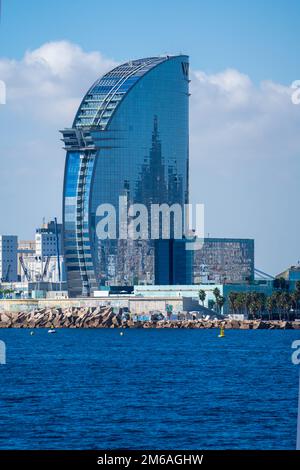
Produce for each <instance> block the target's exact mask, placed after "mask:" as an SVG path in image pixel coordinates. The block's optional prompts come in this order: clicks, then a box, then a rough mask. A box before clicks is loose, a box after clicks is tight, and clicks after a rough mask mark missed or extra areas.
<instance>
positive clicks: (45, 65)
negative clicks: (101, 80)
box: [0, 41, 116, 125]
mask: <svg viewBox="0 0 300 470" xmlns="http://www.w3.org/2000/svg"><path fill="white" fill-rule="evenodd" d="M114 65H116V63H115V62H114V61H113V60H110V59H106V58H104V57H103V56H102V55H101V54H100V53H99V52H84V51H83V50H82V49H81V48H80V47H79V46H77V45H75V44H72V43H70V42H67V41H58V42H49V43H46V44H44V45H42V46H41V47H39V48H38V49H35V50H33V51H27V52H26V53H25V56H24V58H23V60H21V61H16V60H7V59H6V60H1V59H0V77H1V78H2V80H4V81H5V83H6V85H7V105H8V106H10V107H12V109H13V110H14V111H15V112H17V113H20V114H22V113H27V112H28V109H30V113H31V117H32V118H36V119H40V118H42V119H46V120H48V121H54V122H56V124H59V125H62V123H66V122H71V120H72V117H73V115H74V112H75V111H76V108H77V106H78V104H79V102H80V99H81V97H82V95H83V94H84V93H85V92H86V90H87V89H88V87H89V86H90V85H91V84H92V83H93V81H94V80H96V79H97V78H98V77H99V76H101V75H102V74H103V73H105V72H106V71H107V70H109V69H110V68H112V67H113V66H114Z"/></svg>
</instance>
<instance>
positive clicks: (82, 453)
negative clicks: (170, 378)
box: [0, 450, 300, 469]
mask: <svg viewBox="0 0 300 470" xmlns="http://www.w3.org/2000/svg"><path fill="white" fill-rule="evenodd" d="M44 463H47V464H48V465H50V466H51V465H57V464H62V463H64V464H68V465H73V466H76V467H78V466H79V467H82V468H84V469H85V468H86V467H87V465H88V466H89V467H90V466H92V467H93V466H95V468H96V467H97V468H101V467H102V468H103V467H105V468H109V466H110V465H112V466H113V465H114V466H118V468H129V469H131V468H140V467H141V465H142V466H143V467H144V468H147V466H153V465H154V466H156V465H160V466H161V465H168V466H172V465H175V466H178V465H188V466H190V467H199V465H201V466H204V467H205V466H206V467H211V466H215V465H230V466H231V467H233V466H234V467H236V466H239V467H241V466H243V465H244V466H245V465H246V466H249V465H256V464H257V465H258V464H259V465H261V464H266V465H267V464H268V465H270V464H272V463H274V464H275V465H277V466H282V468H286V467H287V466H288V465H289V464H291V465H297V464H298V466H299V463H300V452H297V451H248V450H244V451H233V450H225V451H223V450H222V451H217V450H209V451H206V450H203V451H202V450H190V451H189V450H184V451H182V450H176V451H174V450H172V451H169V450H165V451H162V450H160V451H156V450H145V451H143V450H139V451H130V450H124V451H122V450H117V451H115V450H112V451H110V450H99V451H96V450H92V451H89V450H74V451H73V450H67V451H64V450H53V451H51V450H47V451H40V450H37V451H19V450H3V451H0V465H1V467H2V465H4V464H7V465H18V466H20V465H22V466H24V465H30V467H33V468H35V467H37V468H38V467H39V468H40V466H41V464H44ZM2 468H6V467H2Z"/></svg>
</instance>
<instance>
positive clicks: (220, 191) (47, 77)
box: [0, 41, 300, 272]
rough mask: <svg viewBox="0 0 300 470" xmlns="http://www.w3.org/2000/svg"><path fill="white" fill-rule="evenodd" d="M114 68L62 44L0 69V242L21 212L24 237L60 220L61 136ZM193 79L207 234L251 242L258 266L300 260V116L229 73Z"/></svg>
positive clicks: (279, 98) (285, 95) (273, 93)
mask: <svg viewBox="0 0 300 470" xmlns="http://www.w3.org/2000/svg"><path fill="white" fill-rule="evenodd" d="M114 65H116V63H115V62H114V61H113V60H110V59H108V58H105V57H104V56H102V55H101V54H100V53H99V52H85V51H83V50H82V49H81V48H80V47H79V46H77V45H75V44H72V43H69V42H67V41H59V42H50V43H46V44H44V45H42V46H41V47H39V48H38V49H35V50H33V51H27V52H26V54H25V56H24V58H23V59H22V60H20V61H16V60H9V59H0V79H2V80H4V81H5V83H6V86H7V104H6V105H5V106H1V108H0V119H1V121H2V123H1V148H0V152H1V159H3V158H5V164H4V165H3V164H2V175H3V176H4V178H3V183H2V184H1V186H0V197H1V200H2V201H3V200H6V199H7V197H8V195H9V201H8V203H7V206H6V214H5V217H2V227H1V228H0V232H3V231H7V230H8V231H10V232H16V233H18V232H20V220H19V214H22V213H23V214H24V213H26V212H24V211H23V209H24V208H25V210H26V211H27V213H28V211H30V214H32V216H31V217H30V218H29V217H27V216H26V217H25V216H24V220H22V222H21V225H22V227H23V229H24V234H23V235H22V236H29V234H30V233H32V232H33V229H34V225H35V224H37V223H40V221H41V220H40V219H41V218H42V216H43V215H45V216H46V217H51V216H53V215H57V214H58V211H60V207H61V192H62V179H63V167H64V152H63V150H62V143H61V142H60V141H59V134H58V129H59V128H62V127H67V126H69V125H71V123H72V120H73V117H74V113H75V111H76V109H77V107H78V105H79V103H80V100H81V98H82V96H83V94H84V93H85V92H86V90H87V89H88V88H89V86H90V85H91V84H92V83H93V82H94V81H95V80H96V79H97V78H98V77H99V76H101V75H102V74H103V73H105V72H106V71H107V70H108V69H110V68H111V67H113V66H114ZM296 78H297V77H296ZM191 79H192V82H191V93H192V96H191V99H190V104H191V106H190V108H191V113H190V149H191V151H190V155H191V165H190V166H191V175H190V176H191V184H190V187H191V196H192V199H193V200H194V201H196V202H204V203H205V204H206V230H207V231H209V232H210V233H211V235H212V236H213V235H215V236H222V235H223V236H236V237H240V236H241V237H247V236H248V237H255V238H256V246H257V253H258V265H259V266H260V267H263V268H265V269H269V270H270V271H272V270H273V271H274V272H275V271H276V270H280V268H283V267H284V265H285V264H289V263H292V262H295V261H296V259H295V257H296V256H299V255H300V253H299V254H298V252H297V249H298V238H297V237H296V235H295V234H297V233H299V230H300V222H299V221H298V219H297V217H295V216H294V215H295V214H297V213H298V200H299V189H298V184H299V183H298V180H299V172H300V162H299V160H300V159H299V157H300V139H299V128H300V106H296V105H294V104H292V101H291V90H290V88H289V87H287V86H284V85H282V84H280V83H275V82H272V81H265V82H262V83H260V84H258V85H257V84H254V83H253V82H252V81H251V78H250V77H248V76H247V75H246V74H244V73H241V72H239V71H238V70H234V69H227V70H224V71H221V72H219V73H215V74H207V73H205V72H203V71H192V72H191ZM12 181H13V182H14V185H12ZM37 195H38V196H37ZM22 211H23V212H22ZM291 214H292V215H291ZM293 214H294V215H293ZM16 215H17V217H16ZM286 227H289V233H287V230H286ZM274 253H276V258H275V257H274Z"/></svg>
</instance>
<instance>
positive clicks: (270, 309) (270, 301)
mask: <svg viewBox="0 0 300 470" xmlns="http://www.w3.org/2000/svg"><path fill="white" fill-rule="evenodd" d="M266 308H267V310H268V312H269V320H271V319H272V317H273V309H274V299H273V298H272V296H271V295H270V296H269V297H267V299H266Z"/></svg>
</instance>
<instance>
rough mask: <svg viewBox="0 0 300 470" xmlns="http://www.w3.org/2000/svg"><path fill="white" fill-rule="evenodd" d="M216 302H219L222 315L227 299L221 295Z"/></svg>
mask: <svg viewBox="0 0 300 470" xmlns="http://www.w3.org/2000/svg"><path fill="white" fill-rule="evenodd" d="M216 302H217V306H218V310H219V313H221V312H222V308H223V305H224V304H225V302H226V299H225V297H223V295H219V297H218V298H217V299H216Z"/></svg>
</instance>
